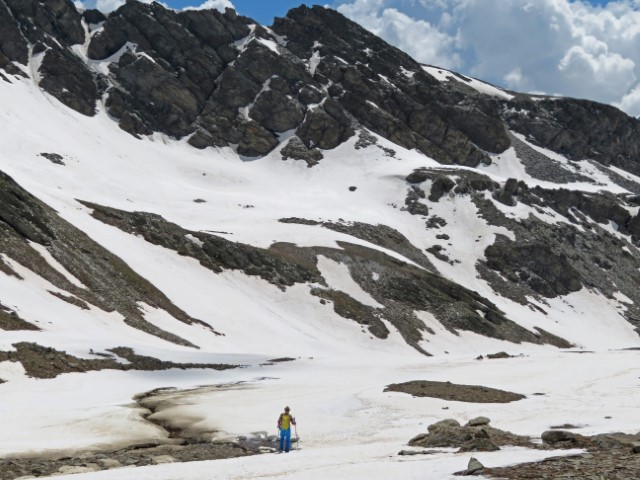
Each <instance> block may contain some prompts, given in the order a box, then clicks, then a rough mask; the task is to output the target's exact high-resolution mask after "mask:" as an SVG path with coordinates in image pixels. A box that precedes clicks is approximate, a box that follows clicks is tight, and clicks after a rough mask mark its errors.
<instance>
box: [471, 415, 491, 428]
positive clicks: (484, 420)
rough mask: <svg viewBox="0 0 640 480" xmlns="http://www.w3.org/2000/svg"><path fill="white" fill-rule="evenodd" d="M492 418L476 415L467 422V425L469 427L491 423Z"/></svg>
mask: <svg viewBox="0 0 640 480" xmlns="http://www.w3.org/2000/svg"><path fill="white" fill-rule="evenodd" d="M490 422H491V420H490V419H489V418H487V417H476V418H472V419H471V420H469V421H468V422H467V426H469V427H480V426H482V425H489V423H490Z"/></svg>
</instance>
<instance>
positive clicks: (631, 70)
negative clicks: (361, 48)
mask: <svg viewBox="0 0 640 480" xmlns="http://www.w3.org/2000/svg"><path fill="white" fill-rule="evenodd" d="M333 6H334V7H335V8H337V9H338V10H339V11H340V12H342V13H343V14H345V15H346V16H348V17H350V18H351V19H353V20H355V21H356V22H358V23H360V24H361V25H363V26H364V27H365V28H367V29H369V30H371V31H372V32H374V33H376V34H377V35H380V36H381V37H383V38H384V39H386V40H387V41H389V42H390V43H392V44H394V45H396V46H398V47H399V48H401V49H403V50H405V51H407V52H408V53H409V54H411V55H412V56H413V57H414V58H416V59H417V60H419V61H421V62H424V63H430V64H435V65H439V66H442V67H445V68H453V69H457V70H458V71H461V72H462V73H466V74H468V75H472V76H475V77H478V78H481V79H484V80H487V81H490V82H492V83H496V84H498V85H502V86H505V87H508V88H512V89H514V90H519V91H529V92H546V93H549V94H562V95H567V96H574V97H580V98H590V99H593V100H597V101H601V102H605V103H611V104H615V105H617V106H619V107H620V108H622V109H624V110H625V111H626V112H628V113H630V114H632V115H638V113H640V85H639V81H638V80H639V79H640V2H639V1H638V0H617V1H611V2H609V3H608V4H606V5H605V6H593V5H591V4H589V3H586V2H584V1H581V0H446V1H445V0H334V3H333Z"/></svg>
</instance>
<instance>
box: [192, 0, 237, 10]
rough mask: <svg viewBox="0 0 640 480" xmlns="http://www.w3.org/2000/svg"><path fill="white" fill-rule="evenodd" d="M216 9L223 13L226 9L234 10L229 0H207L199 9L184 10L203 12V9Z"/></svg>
mask: <svg viewBox="0 0 640 480" xmlns="http://www.w3.org/2000/svg"><path fill="white" fill-rule="evenodd" d="M214 8H215V9H216V10H220V11H221V12H224V10H225V9H226V8H234V9H235V7H234V6H233V3H231V2H230V1H229V0H207V1H206V2H204V3H203V4H201V5H200V6H199V7H187V8H185V10H204V9H214Z"/></svg>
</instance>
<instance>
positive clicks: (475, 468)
mask: <svg viewBox="0 0 640 480" xmlns="http://www.w3.org/2000/svg"><path fill="white" fill-rule="evenodd" d="M483 469H484V465H482V463H480V461H478V459H477V458H474V457H471V459H470V460H469V464H468V465H467V470H466V471H465V472H464V474H465V475H475V474H476V473H480V472H481V471H482V470H483Z"/></svg>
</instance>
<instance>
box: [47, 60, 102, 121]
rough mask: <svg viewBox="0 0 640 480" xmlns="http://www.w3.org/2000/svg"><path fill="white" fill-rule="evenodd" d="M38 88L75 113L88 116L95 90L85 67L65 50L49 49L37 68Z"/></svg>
mask: <svg viewBox="0 0 640 480" xmlns="http://www.w3.org/2000/svg"><path fill="white" fill-rule="evenodd" d="M40 74H41V75H42V80H41V81H40V87H42V89H43V90H45V91H46V92H48V93H50V94H51V95H52V96H54V97H56V98H57V99H58V100H60V101H61V102H62V103H64V104H65V105H67V106H68V107H70V108H73V109H74V110H76V111H77V112H80V113H83V114H84V115H88V116H92V115H94V114H95V105H96V101H97V100H98V88H97V87H96V84H95V82H94V80H93V76H92V74H91V72H90V71H89V70H88V69H87V67H86V65H85V64H84V63H83V62H82V61H81V60H80V59H79V58H78V57H77V56H75V55H73V54H72V53H70V52H69V51H68V50H62V49H55V48H51V49H49V50H47V51H46V53H45V54H44V58H43V60H42V65H41V66H40Z"/></svg>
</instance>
